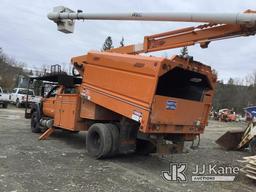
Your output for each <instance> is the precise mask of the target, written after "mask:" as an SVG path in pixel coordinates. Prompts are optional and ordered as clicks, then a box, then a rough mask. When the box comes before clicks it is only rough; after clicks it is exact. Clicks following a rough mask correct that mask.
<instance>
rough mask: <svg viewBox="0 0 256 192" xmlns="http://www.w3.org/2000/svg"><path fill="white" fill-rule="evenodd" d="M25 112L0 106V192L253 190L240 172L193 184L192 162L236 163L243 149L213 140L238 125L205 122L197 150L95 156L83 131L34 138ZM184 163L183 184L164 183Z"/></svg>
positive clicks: (61, 132) (251, 182)
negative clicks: (228, 177)
mask: <svg viewBox="0 0 256 192" xmlns="http://www.w3.org/2000/svg"><path fill="white" fill-rule="evenodd" d="M23 116H24V110H23V109H16V108H14V107H12V106H10V107H9V109H2V108H0V149H1V150H0V191H1V192H5V191H13V192H15V191H16V192H20V191H22V192H23V191H32V192H34V191H63V192H64V191H147V192H150V191H154V192H155V191H176V192H177V191H188V192H189V191H239V192H243V191H244V192H245V191H255V184H256V183H255V182H253V181H252V180H249V179H247V178H246V177H245V176H244V175H243V174H242V173H239V174H238V175H236V178H235V181H233V182H192V181H191V175H192V173H191V172H192V171H193V170H194V168H195V165H203V164H209V163H211V164H217V165H218V166H220V165H227V166H228V165H229V166H233V167H234V166H241V164H240V163H238V162H237V161H236V160H238V159H242V157H243V156H248V155H250V154H249V152H248V151H224V150H223V149H221V148H219V147H218V145H216V144H215V142H214V141H215V140H216V139H217V138H218V137H219V136H221V135H222V134H223V133H224V132H225V131H226V130H229V129H232V128H234V127H241V126H245V125H243V124H241V123H221V122H217V121H210V122H209V126H208V127H207V128H206V131H205V134H204V135H202V137H201V145H200V148H199V149H196V150H192V149H190V148H189V147H187V151H188V152H187V153H183V154H173V155H168V156H166V157H158V156H157V155H151V156H138V155H135V154H130V155H121V156H118V157H115V158H112V159H107V160H94V159H92V158H90V157H88V156H87V155H86V153H85V133H79V134H69V133H67V132H63V131H61V130H58V131H56V132H55V133H54V134H53V135H52V136H51V137H50V138H49V139H48V140H46V141H39V140H38V136H39V135H38V134H34V133H31V131H30V121H29V120H25V119H24V118H23ZM180 162H184V163H187V165H188V168H187V170H186V174H187V178H188V181H187V182H176V181H165V180H164V179H163V178H162V176H161V175H162V171H168V170H169V163H180Z"/></svg>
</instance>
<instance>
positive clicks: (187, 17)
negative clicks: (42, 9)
mask: <svg viewBox="0 0 256 192" xmlns="http://www.w3.org/2000/svg"><path fill="white" fill-rule="evenodd" d="M47 16H48V18H49V19H50V20H53V21H54V22H56V23H57V25H58V28H59V30H60V31H62V32H66V33H70V32H73V30H74V20H79V19H81V20H129V21H132V20H136V21H179V22H201V23H217V24H240V25H245V26H248V27H255V26H256V14H255V13H186V12H184V13H182V12H178V13H174V12H173V13H83V12H82V11H78V12H77V13H76V12H74V11H72V10H71V9H69V8H66V7H63V6H58V7H55V8H54V9H53V12H50V13H49V14H48V15H47Z"/></svg>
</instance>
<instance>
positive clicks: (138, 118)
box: [132, 111, 142, 122]
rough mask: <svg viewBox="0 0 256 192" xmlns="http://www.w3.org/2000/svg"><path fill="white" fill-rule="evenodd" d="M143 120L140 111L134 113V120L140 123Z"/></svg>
mask: <svg viewBox="0 0 256 192" xmlns="http://www.w3.org/2000/svg"><path fill="white" fill-rule="evenodd" d="M141 119H142V113H141V112H138V111H133V114H132V120H134V121H138V122H140V121H141Z"/></svg>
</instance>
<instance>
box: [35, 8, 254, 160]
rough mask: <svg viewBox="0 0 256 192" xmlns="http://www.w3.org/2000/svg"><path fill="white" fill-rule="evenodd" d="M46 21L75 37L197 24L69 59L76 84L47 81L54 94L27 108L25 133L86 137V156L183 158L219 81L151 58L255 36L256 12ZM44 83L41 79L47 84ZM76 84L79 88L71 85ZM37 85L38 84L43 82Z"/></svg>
mask: <svg viewBox="0 0 256 192" xmlns="http://www.w3.org/2000/svg"><path fill="white" fill-rule="evenodd" d="M47 16H48V19H50V20H52V21H53V22H54V23H56V24H57V28H58V30H59V31H61V32H64V33H73V32H74V25H75V20H82V21H84V20H118V21H121V20H130V21H131V20H135V21H166V22H199V23H200V25H198V26H195V27H186V28H182V29H177V30H172V31H168V32H164V33H159V34H154V35H149V36H145V37H144V41H143V43H140V44H133V45H127V46H123V47H118V48H112V49H110V50H107V51H90V52H88V53H87V54H85V55H81V56H76V57H73V58H72V59H71V63H72V64H73V66H74V69H75V70H76V71H77V72H76V74H74V76H76V77H70V76H68V77H67V79H68V80H67V79H66V80H63V78H64V79H65V77H63V76H62V77H61V79H62V80H61V81H59V80H60V78H59V77H57V78H50V79H52V80H53V81H54V80H55V81H56V82H58V86H56V87H55V88H54V90H52V91H50V92H49V94H47V95H46V96H45V97H44V98H43V100H42V102H41V103H40V104H35V105H34V106H33V107H32V108H31V129H32V131H33V132H40V131H41V130H42V129H43V128H45V130H46V131H45V132H44V133H43V134H42V135H41V136H40V138H41V139H46V138H47V137H48V136H49V135H50V134H51V133H52V132H53V131H54V130H55V129H57V128H59V129H64V130H69V131H88V132H87V134H86V149H87V152H88V154H89V155H90V156H92V157H94V158H96V159H98V158H106V157H109V156H114V155H116V154H118V153H129V152H133V151H137V152H141V153H143V154H149V153H154V152H157V153H160V154H168V153H175V152H181V151H182V150H183V147H184V142H185V141H192V142H193V141H195V140H197V139H198V138H200V134H202V133H203V132H204V128H205V126H206V125H207V124H208V114H209V111H210V109H211V105H212V98H213V95H214V90H215V85H216V82H217V77H216V75H215V74H214V72H213V70H212V69H211V67H210V66H207V65H205V64H202V63H200V62H198V61H195V60H194V59H193V57H189V56H180V55H174V56H172V57H170V58H163V57H156V56H145V55H142V53H151V52H155V51H162V50H168V49H174V48H181V47H184V46H192V45H195V44H199V45H200V46H201V48H207V47H208V46H209V44H210V43H211V42H213V41H217V40H223V39H228V38H235V37H247V36H251V35H255V33H256V12H255V11H252V10H247V11H245V12H243V13H137V12H136V13H121V14H119V13H106V14H104V13H98V14H97V13H87V12H86V13H84V12H83V11H81V10H78V11H77V12H75V11H73V10H71V9H69V8H67V7H64V6H58V7H55V8H54V9H53V11H52V12H50V13H48V15H47ZM46 78H47V77H46ZM77 78H80V81H79V83H78V81H77V80H76V79H77ZM41 79H42V78H41Z"/></svg>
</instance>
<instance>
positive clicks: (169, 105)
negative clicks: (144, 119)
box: [166, 101, 177, 110]
mask: <svg viewBox="0 0 256 192" xmlns="http://www.w3.org/2000/svg"><path fill="white" fill-rule="evenodd" d="M176 107H177V103H176V101H167V102H166V109H167V110H175V109H176Z"/></svg>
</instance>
